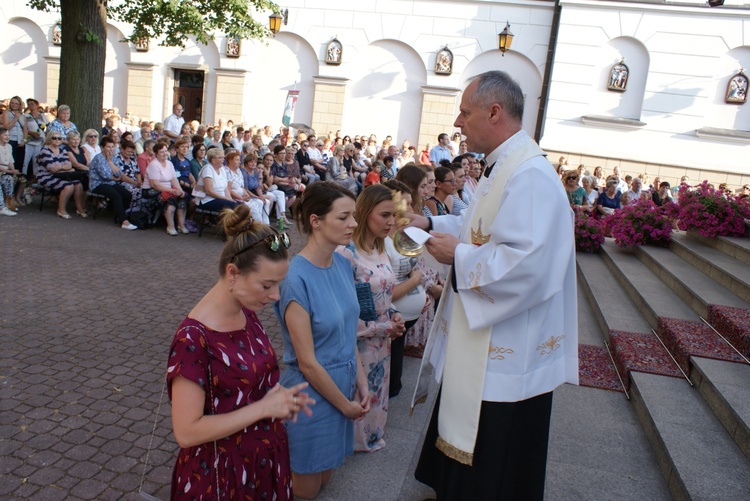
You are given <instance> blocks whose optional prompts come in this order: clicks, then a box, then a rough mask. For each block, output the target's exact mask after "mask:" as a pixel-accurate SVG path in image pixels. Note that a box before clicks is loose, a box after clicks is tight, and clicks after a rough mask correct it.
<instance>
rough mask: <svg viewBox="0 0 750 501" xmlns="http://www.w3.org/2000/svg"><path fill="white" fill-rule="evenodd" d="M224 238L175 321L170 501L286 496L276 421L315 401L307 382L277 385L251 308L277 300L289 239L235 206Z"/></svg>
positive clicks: (286, 472)
mask: <svg viewBox="0 0 750 501" xmlns="http://www.w3.org/2000/svg"><path fill="white" fill-rule="evenodd" d="M221 225H222V227H223V230H224V233H225V234H226V235H227V237H228V241H227V243H226V245H225V246H224V250H223V251H222V253H221V258H220V260H219V275H220V276H219V280H218V281H217V282H216V285H214V286H213V288H212V289H211V290H210V291H208V293H207V294H206V295H205V296H204V297H203V299H201V300H200V301H199V302H198V304H197V305H196V306H195V307H194V308H193V310H192V311H191V312H190V313H189V314H188V316H187V317H186V318H185V320H183V322H182V323H181V324H180V327H179V328H178V330H177V333H176V334H175V337H174V340H173V341H172V347H171V349H170V356H169V364H168V369H167V387H168V389H169V396H170V399H171V400H172V426H173V431H174V436H175V439H176V440H177V443H178V444H179V445H180V451H179V453H178V456H177V462H176V463H175V467H174V472H173V474H172V498H173V499H175V498H185V499H278V500H292V499H293V498H294V496H293V493H292V484H291V481H292V475H291V471H290V468H289V448H288V444H287V435H286V430H285V428H284V425H283V422H284V420H290V421H292V422H294V421H296V420H297V415H298V413H299V412H300V411H302V412H303V413H304V414H306V415H307V416H310V415H312V411H311V410H310V406H312V405H313V404H314V403H315V401H314V400H313V399H311V398H309V397H308V395H307V394H306V393H303V392H302V390H303V389H305V388H306V387H307V383H301V384H297V385H294V386H292V387H290V388H284V387H283V386H281V385H280V384H279V367H278V363H277V360H276V353H275V352H274V349H273V347H272V345H271V341H270V340H269V339H268V336H267V335H266V333H265V331H264V330H263V327H262V326H261V324H260V321H259V320H258V317H257V315H256V314H255V311H257V310H259V309H261V308H263V307H264V306H265V305H266V304H267V303H269V302H271V301H276V300H278V299H279V284H280V283H281V281H282V280H283V278H284V276H285V275H286V272H287V269H288V268H289V257H288V253H287V247H288V246H289V237H288V236H287V235H286V234H279V233H277V232H276V231H275V230H274V229H273V228H271V227H269V226H267V225H264V224H261V223H259V222H257V221H253V218H252V217H251V216H250V209H249V208H248V207H247V206H246V205H244V204H242V205H239V206H237V207H236V208H234V209H225V210H224V211H223V212H222V216H221Z"/></svg>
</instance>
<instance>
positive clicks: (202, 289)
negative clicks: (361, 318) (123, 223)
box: [0, 206, 302, 501]
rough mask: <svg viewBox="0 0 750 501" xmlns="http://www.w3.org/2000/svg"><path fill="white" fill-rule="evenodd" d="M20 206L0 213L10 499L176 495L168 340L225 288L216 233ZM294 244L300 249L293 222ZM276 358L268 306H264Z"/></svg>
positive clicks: (1, 428) (3, 409) (2, 390)
mask: <svg viewBox="0 0 750 501" xmlns="http://www.w3.org/2000/svg"><path fill="white" fill-rule="evenodd" d="M37 208H38V206H37V207H26V208H22V209H21V211H20V212H19V214H18V216H17V217H14V218H9V217H2V218H1V219H0V252H1V253H2V255H3V261H2V262H3V266H2V274H1V275H0V276H2V281H0V283H1V284H2V289H3V294H2V300H0V341H1V342H2V355H1V356H0V498H2V499H12V500H15V499H35V500H37V499H40V500H44V499H49V500H55V501H57V500H62V499H102V500H107V499H136V498H138V496H137V494H136V493H137V492H138V486H139V484H140V482H141V476H142V474H143V472H144V465H146V457H147V452H148V450H149V443H150V442H151V433H152V430H153V429H154V422H155V419H156V432H155V434H154V438H153V443H152V444H151V450H150V454H148V465H147V466H146V468H145V470H146V475H145V479H144V483H143V490H144V491H145V492H148V493H150V494H153V495H155V496H157V497H159V498H161V499H168V498H169V483H170V475H171V470H172V466H173V464H174V459H175V457H176V451H177V445H176V443H175V441H174V439H173V437H172V433H171V420H170V405H169V401H168V398H167V396H166V394H165V395H164V400H163V402H162V405H161V411H160V412H159V414H158V418H157V414H156V411H157V407H158V406H159V401H160V395H161V391H162V388H163V381H164V375H165V370H166V362H167V355H168V351H169V345H170V342H171V340H172V336H173V335H174V332H175V330H176V328H177V326H178V325H179V323H180V322H181V321H182V319H183V318H184V317H185V315H186V314H187V313H188V312H189V311H190V309H191V308H192V306H193V305H194V304H195V303H196V302H197V301H198V300H199V299H200V298H201V297H202V296H203V294H205V293H206V292H207V291H208V290H209V289H210V288H211V287H212V286H213V284H214V283H215V281H216V279H217V277H218V269H217V268H218V256H219V253H220V251H221V248H222V246H223V243H222V241H221V240H220V239H219V238H217V237H216V236H215V230H213V229H208V230H207V231H206V232H204V234H203V237H202V238H198V236H197V235H194V234H193V235H179V236H176V237H170V236H168V235H166V234H165V232H164V228H163V227H158V228H154V229H151V230H148V231H134V232H128V231H124V230H121V229H119V227H117V226H115V225H114V224H113V223H112V218H111V213H109V212H107V211H105V212H104V213H102V214H101V215H100V217H99V218H98V219H97V220H96V221H93V220H91V219H87V220H83V219H80V218H74V219H73V220H70V221H64V220H62V219H59V218H57V217H54V209H53V208H52V207H50V206H47V207H45V209H44V211H43V212H41V213H40V212H38V210H37ZM289 233H290V236H291V237H292V242H293V244H292V249H291V250H292V251H293V252H297V251H298V250H299V249H300V248H301V246H302V238H300V237H299V236H298V234H297V232H296V231H295V230H294V229H290V230H289ZM258 316H259V317H260V319H261V322H262V323H263V325H264V326H265V328H266V330H267V331H268V334H269V336H270V337H271V339H272V341H273V344H274V347H275V348H276V349H277V354H278V355H280V354H281V334H280V331H279V328H278V323H277V321H276V318H275V315H274V313H273V310H272V308H271V306H270V305H269V306H267V307H266V308H265V309H264V310H263V311H261V312H258Z"/></svg>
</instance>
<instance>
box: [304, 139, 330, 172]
mask: <svg viewBox="0 0 750 501" xmlns="http://www.w3.org/2000/svg"><path fill="white" fill-rule="evenodd" d="M313 141H315V142H313ZM308 142H309V143H310V147H309V148H308V149H307V155H308V156H309V157H310V165H312V166H313V170H314V171H315V174H317V175H318V176H320V179H321V180H325V178H326V170H327V169H326V166H325V162H324V159H323V140H322V139H317V140H316V139H315V137H314V136H311V139H309V140H308ZM313 144H314V145H315V146H314V147H313Z"/></svg>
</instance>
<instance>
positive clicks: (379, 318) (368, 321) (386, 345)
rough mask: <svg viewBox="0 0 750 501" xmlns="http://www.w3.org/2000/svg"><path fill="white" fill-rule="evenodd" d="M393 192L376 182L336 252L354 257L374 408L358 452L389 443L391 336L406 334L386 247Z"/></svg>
mask: <svg viewBox="0 0 750 501" xmlns="http://www.w3.org/2000/svg"><path fill="white" fill-rule="evenodd" d="M394 213H395V206H394V204H393V195H392V194H391V190H389V189H388V188H386V187H385V186H382V185H372V186H369V187H367V188H365V190H364V191H363V192H362V194H361V195H360V196H359V198H358V199H357V205H356V208H355V215H356V219H357V228H356V229H355V230H354V235H353V237H352V241H351V242H350V243H349V245H347V246H346V247H339V248H338V249H337V250H336V251H337V252H339V253H341V254H343V255H344V257H346V258H347V259H349V261H350V262H351V265H352V271H353V273H354V283H355V287H356V289H357V296H358V299H359V300H360V314H359V319H360V320H359V322H358V326H357V348H358V349H359V355H360V358H361V360H362V365H363V366H364V369H365V373H366V374H367V381H368V384H369V390H370V412H369V413H367V414H366V415H365V416H364V417H363V418H362V419H361V420H359V421H357V422H356V423H355V426H354V450H355V451H367V452H372V451H376V450H378V449H382V448H383V447H385V440H383V435H384V434H385V422H386V419H387V418H388V389H389V388H388V387H389V380H390V377H389V375H390V371H391V339H393V338H396V337H398V336H401V335H403V333H404V320H403V318H402V317H401V314H400V313H399V312H398V311H396V310H395V309H394V308H393V304H392V302H391V297H392V296H393V286H394V285H395V276H394V274H393V270H392V269H391V261H390V259H389V258H388V254H387V253H386V251H385V237H387V236H388V233H389V232H390V230H391V228H392V227H393V226H394V225H395V218H394Z"/></svg>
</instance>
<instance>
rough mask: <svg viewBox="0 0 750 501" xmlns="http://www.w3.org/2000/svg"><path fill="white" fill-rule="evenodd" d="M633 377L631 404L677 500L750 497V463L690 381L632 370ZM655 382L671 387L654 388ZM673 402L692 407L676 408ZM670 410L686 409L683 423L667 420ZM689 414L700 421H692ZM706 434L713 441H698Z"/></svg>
mask: <svg viewBox="0 0 750 501" xmlns="http://www.w3.org/2000/svg"><path fill="white" fill-rule="evenodd" d="M631 380H632V384H631V402H633V406H634V407H635V410H636V414H637V415H638V418H639V419H640V421H641V425H642V426H643V429H644V431H645V433H646V437H647V438H648V440H649V443H650V444H651V447H652V449H653V451H654V454H655V455H656V458H657V463H658V464H659V468H660V469H661V472H662V474H663V475H664V478H665V480H666V482H667V488H668V489H669V491H670V494H671V495H672V497H673V498H674V499H680V500H681V499H742V498H747V496H750V483H748V482H750V461H748V459H747V458H746V457H745V456H744V454H743V452H742V451H741V450H740V449H739V447H738V446H737V444H736V443H735V442H734V441H733V440H732V438H731V437H730V436H729V435H728V434H727V432H726V430H725V429H724V428H723V426H722V425H721V424H720V423H719V422H718V419H717V418H716V417H715V416H714V415H713V413H711V411H710V410H709V409H707V408H706V406H707V404H706V403H705V402H703V400H702V399H701V397H700V396H699V395H698V394H697V392H695V391H693V388H690V386H689V385H688V384H687V382H686V381H682V380H679V379H675V378H669V377H664V376H657V375H653V374H645V373H638V372H634V373H631ZM653 382H657V383H658V384H663V385H664V388H665V389H664V390H662V391H654V389H653V388H652V385H650V384H649V383H653ZM671 400H682V401H683V402H687V405H688V407H687V408H681V409H673V408H671V407H669V406H670V405H672V402H671ZM668 413H682V414H681V415H680V416H682V417H683V418H682V421H683V422H680V420H681V419H680V416H678V417H677V418H676V419H675V420H674V421H673V422H672V421H669V420H665V419H664V415H665V414H668ZM687 416H690V417H695V420H694V421H690V422H689V423H687V424H686V423H685V422H684V421H685V420H686V419H688V418H687ZM698 416H699V418H698ZM700 437H710V440H708V439H704V440H703V441H702V442H701V441H699V440H696V438H700ZM717 457H721V461H718V460H716V458H717ZM711 469H713V471H711Z"/></svg>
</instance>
